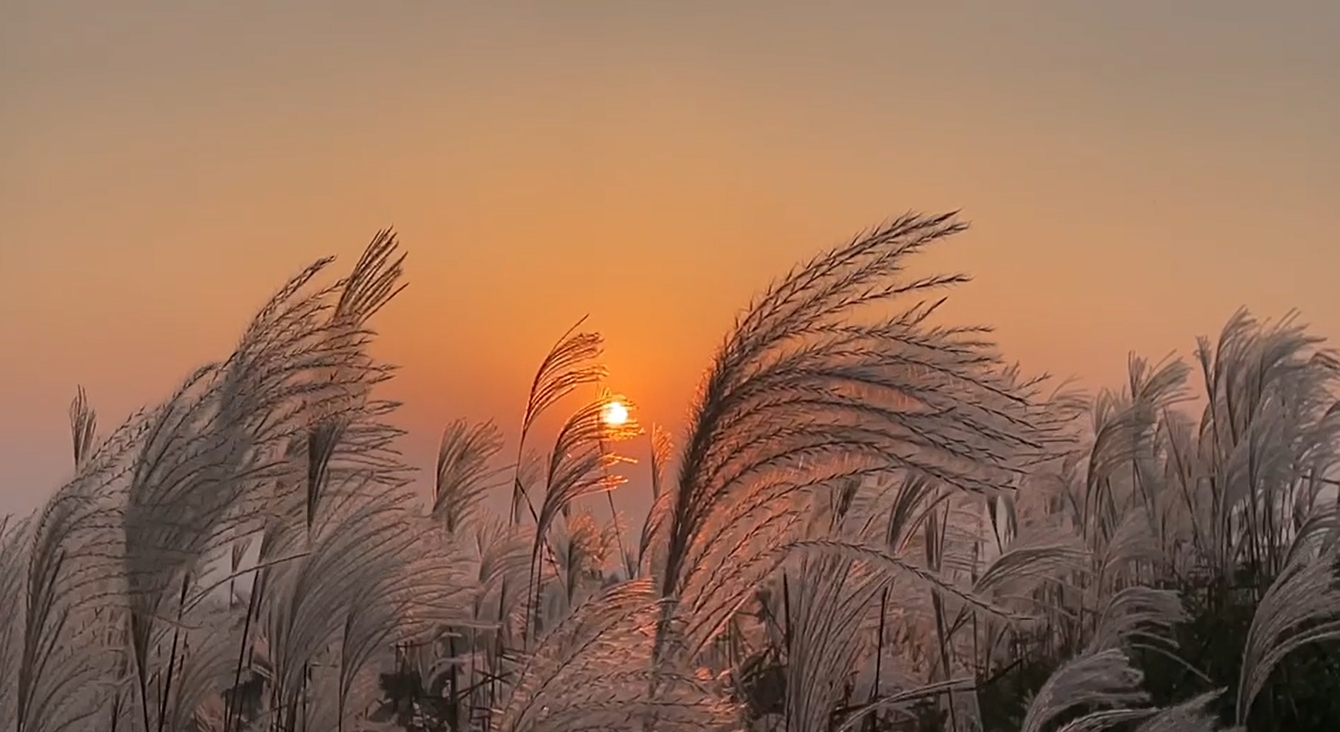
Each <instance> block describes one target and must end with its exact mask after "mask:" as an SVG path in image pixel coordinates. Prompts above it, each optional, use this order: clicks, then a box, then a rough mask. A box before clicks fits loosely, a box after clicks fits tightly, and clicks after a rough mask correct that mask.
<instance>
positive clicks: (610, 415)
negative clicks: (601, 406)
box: [600, 402, 628, 427]
mask: <svg viewBox="0 0 1340 732" xmlns="http://www.w3.org/2000/svg"><path fill="white" fill-rule="evenodd" d="M600 419H601V421H603V422H604V423H605V424H608V425H613V426H615V427H618V426H619V425H621V424H624V423H625V422H627V421H628V407H626V406H624V404H623V402H610V403H609V404H606V405H605V410H604V411H603V412H601V415H600Z"/></svg>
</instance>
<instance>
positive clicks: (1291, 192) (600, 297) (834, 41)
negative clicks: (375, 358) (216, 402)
mask: <svg viewBox="0 0 1340 732" xmlns="http://www.w3.org/2000/svg"><path fill="white" fill-rule="evenodd" d="M951 5H952V6H954V8H955V9H950V8H949V6H951ZM919 6H920V7H919ZM931 6H936V7H935V9H930V8H931ZM560 8H561V9H560ZM1337 38H1340V3H1336V2H1333V1H1332V0H1315V1H1314V2H1275V3H1264V2H1247V1H1246V0H1234V1H1231V2H1230V1H1222V2H1211V1H1209V0H1203V1H1195V2H1193V1H1191V0H1168V1H1165V2H1151V1H1133V0H1126V1H1123V2H1117V1H1115V0H1114V1H1112V2H1097V1H1088V2H1083V1H1076V2H1050V3H1043V2H975V3H969V2H960V3H930V2H924V3H910V2H909V3H898V2H866V3H856V2H839V3H818V2H813V3H798V2H771V3H762V2H693V1H686V2H659V3H653V2H633V1H629V2H614V1H613V0H611V1H609V2H593V1H585V2H562V3H559V2H555V3H538V2H537V3H530V4H524V5H523V4H517V3H508V2H498V1H494V2H488V3H483V2H481V3H470V4H466V3H451V2H445V1H438V2H429V1H427V0H422V1H419V2H411V1H410V0H401V1H390V0H388V1H386V2H352V1H342V2H329V1H328V2H315V1H312V0H284V1H283V2H259V1H253V2H242V1H237V0H234V1H232V2H224V1H222V0H220V1H219V2H205V1H203V0H193V1H190V2H184V1H181V0H153V1H150V0H116V2H106V1H105V0H101V1H99V0H85V1H83V2H74V1H72V0H0V221H3V226H0V512H4V511H8V510H27V509H30V508H32V507H34V506H35V505H37V504H38V502H39V501H40V500H41V499H42V498H43V497H44V496H46V495H48V494H49V493H50V491H51V490H52V489H53V488H54V487H55V486H56V485H57V484H58V483H59V482H60V481H61V480H62V478H63V477H64V476H65V475H66V474H67V472H68V466H69V463H70V447H69V438H68V430H67V426H66V409H67V406H68V404H69V401H70V399H71V397H72V396H73V394H74V390H75V386H76V385H77V384H83V385H84V386H85V387H87V388H88V390H89V392H90V396H91V398H92V400H93V401H94V403H95V405H96V406H97V407H98V409H99V411H100V413H101V420H102V422H103V424H104V425H105V426H108V427H109V426H110V425H111V424H112V423H114V422H115V421H118V420H119V419H120V418H121V417H122V416H124V415H125V414H126V413H127V412H128V411H129V410H130V409H132V408H133V407H136V406H140V405H143V404H148V403H153V402H156V401H157V400H159V399H161V398H162V397H164V396H165V395H166V394H167V393H168V391H169V390H170V389H171V388H172V387H173V386H174V385H175V383H176V382H177V381H178V380H179V379H180V378H181V377H183V376H184V375H185V374H186V373H188V372H189V371H190V370H191V369H192V368H193V367H194V366H196V365H198V364H200V363H202V362H204V361H206V360H210V359H214V358H219V357H222V356H224V355H226V354H227V352H228V350H229V348H230V346H231V345H232V344H233V343H234V341H235V339H236V337H237V335H238V334H239V333H240V330H241V328H242V327H243V326H244V324H245V322H246V320H247V319H248V317H249V316H250V315H251V314H252V312H254V310H255V309H256V308H257V307H258V306H259V305H260V304H261V303H262V302H263V301H264V299H265V298H266V297H267V296H268V295H269V293H270V292H271V291H272V290H273V289H274V288H275V287H277V286H278V285H279V284H280V283H281V282H282V281H283V280H284V279H285V278H287V277H288V276H289V275H290V274H292V273H294V272H295V271H296V270H298V269H299V268H301V267H302V266H303V265H305V264H307V263H308V262H310V261H311V260H312V259H315V258H317V257H319V256H322V255H325V254H337V255H341V257H342V260H343V264H344V265H345V266H347V265H348V264H350V262H349V261H348V260H350V259H351V258H352V257H354V256H356V255H357V253H358V251H359V250H360V249H361V248H362V246H363V245H364V244H365V242H366V241H367V239H368V238H369V237H370V236H371V235H372V234H373V233H374V232H375V231H376V230H377V229H378V228H380V227H382V226H385V225H388V224H394V225H395V226H396V228H397V229H398V231H399V232H400V234H401V237H402V240H403V242H404V245H405V246H406V247H407V248H408V250H409V252H410V260H409V279H410V281H411V285H410V288H409V289H408V290H406V291H405V293H404V294H403V296H402V298H401V299H400V300H399V301H398V302H396V303H395V304H394V305H393V306H391V307H390V308H388V309H387V310H386V311H384V312H383V313H382V315H381V318H380V321H379V322H378V325H379V328H380V330H381V331H382V333H383V334H384V337H383V339H382V342H381V347H380V350H381V353H382V355H384V356H386V357H387V358H389V359H391V360H393V361H395V362H398V363H400V364H402V365H403V366H404V369H403V372H402V374H401V377H400V378H399V379H398V380H397V382H396V383H395V384H394V385H393V387H392V388H391V393H392V395H393V396H396V397H399V398H403V399H405V400H406V401H407V402H408V404H407V406H406V408H405V410H404V412H403V415H402V419H403V422H404V424H405V425H406V426H407V427H409V428H410V429H411V430H413V431H414V437H413V439H411V440H410V441H409V442H408V443H407V450H408V452H409V455H410V457H411V458H412V459H413V460H414V461H415V462H416V463H418V464H421V465H426V464H428V463H429V462H430V460H431V455H432V451H433V449H434V446H435V443H436V440H437V437H438V434H439V431H440V429H441V426H442V425H443V424H444V423H445V422H447V421H448V420H450V419H451V418H454V417H456V416H467V417H472V418H482V417H489V416H492V417H496V418H498V419H499V420H500V421H501V422H502V423H503V424H504V425H506V426H507V427H508V428H509V429H510V428H511V427H512V426H513V425H514V424H515V422H516V421H517V420H518V419H519V416H520V409H521V405H522V399H523V396H524V390H525V388H526V385H527V382H528V380H529V378H530V376H531V374H532V373H533V370H534V368H535V367H536V365H537V364H538V361H539V359H540V358H541V357H542V355H543V354H544V352H545V351H546V350H547V348H548V347H549V346H550V344H551V343H552V341H553V340H554V339H555V338H556V337H557V336H558V335H559V334H560V333H561V332H562V331H563V330H565V329H566V328H567V326H568V325H569V324H570V323H572V322H573V321H575V320H576V319H577V318H578V317H580V316H581V315H582V314H584V313H590V314H591V316H592V320H591V323H592V325H594V326H595V327H597V328H598V329H600V330H601V331H602V332H604V333H605V335H606V336H607V337H608V339H609V341H610V344H609V349H608V361H609V365H610V367H611V369H612V371H613V374H614V377H615V378H614V382H613V386H615V387H616V388H619V389H621V390H623V391H625V392H627V393H629V394H631V395H633V396H634V397H635V398H636V399H637V400H638V401H639V402H640V404H641V415H642V418H643V420H644V421H647V420H654V421H659V422H662V423H666V424H669V425H672V426H675V427H679V426H680V422H681V421H682V416H683V414H684V413H685V410H686V408H687V404H688V399H689V397H690V396H691V393H692V391H693V388H694V386H695V385H696V382H697V380H698V378H699V375H700V374H701V372H702V369H703V368H704V367H705V365H706V363H707V358H708V356H709V354H710V352H711V350H712V349H713V348H714V347H715V345H716V344H717V343H718V342H719V340H720V339H721V337H722V336H723V334H724V332H725V330H726V328H727V327H728V326H729V324H730V321H731V320H732V318H733V317H734V316H735V314H736V312H737V311H738V309H739V308H741V307H742V306H743V305H745V304H746V303H747V301H748V299H749V297H750V295H751V294H752V293H754V292H755V291H756V290H758V289H759V288H761V287H763V286H764V285H766V283H767V282H768V281H769V279H771V278H772V277H774V276H776V275H779V274H781V273H783V272H784V271H785V270H786V269H787V268H788V267H789V266H790V265H791V264H792V263H793V262H795V261H796V260H798V259H801V258H804V257H807V256H809V255H811V254H812V253H814V252H816V251H818V250H819V249H822V248H826V247H828V246H831V245H833V244H837V243H840V242H841V241H842V240H844V239H846V238H848V237H850V236H851V235H853V234H855V233H857V232H858V231H859V230H861V229H863V228H866V227H868V226H870V225H873V224H876V223H878V222H879V221H881V220H883V219H885V218H887V217H890V216H892V215H895V214H898V213H901V212H903V211H904V210H907V209H918V210H928V211H934V210H943V209H952V208H961V209H963V211H964V216H965V217H966V218H968V219H970V220H971V221H972V222H973V228H972V230H971V231H969V232H968V233H967V234H965V235H963V236H961V237H959V238H958V239H956V240H955V241H954V242H953V243H949V244H946V245H944V246H943V247H941V248H940V249H939V250H938V251H937V252H936V253H935V254H934V255H932V256H929V257H927V259H926V261H925V265H926V266H927V267H928V268H929V267H934V268H937V269H954V270H963V271H967V272H969V273H971V274H972V275H974V277H975V282H973V283H972V284H970V285H968V286H966V287H964V288H962V289H961V290H960V291H959V292H958V293H957V294H956V295H955V296H954V298H953V300H952V301H951V310H950V311H949V314H950V316H951V317H953V318H954V319H956V320H962V321H974V322H986V323H990V324H993V325H995V326H997V328H998V338H999V340H1000V342H1001V344H1002V346H1003V348H1004V350H1005V352H1006V354H1007V355H1009V356H1011V357H1013V358H1016V359H1019V360H1021V361H1022V362H1023V365H1024V366H1025V368H1026V369H1029V370H1034V371H1040V370H1046V371H1050V372H1053V373H1056V374H1059V375H1073V376H1076V377H1078V378H1079V379H1080V380H1081V381H1082V383H1084V384H1086V385H1102V384H1117V383H1118V380H1119V379H1120V378H1121V376H1122V372H1123V370H1124V366H1125V359H1126V354H1127V352H1128V351H1130V350H1136V351H1139V352H1141V353H1143V354H1146V355H1150V356H1153V357H1159V356H1162V355H1164V354H1166V353H1168V352H1171V351H1173V350H1177V351H1179V352H1181V353H1183V354H1189V352H1190V349H1191V348H1192V347H1193V345H1194V337H1195V336H1196V335H1198V334H1206V333H1211V334H1212V333H1216V332H1217V331H1218V329H1219V327H1220V326H1221V325H1222V323H1223V321H1224V320H1225V319H1226V318H1227V317H1228V316H1229V315H1230V314H1231V313H1232V312H1233V310H1234V309H1236V308H1237V307H1238V306H1239V305H1247V306H1249V307H1250V308H1252V309H1253V310H1254V311H1255V312H1257V313H1259V314H1261V315H1263V316H1279V315H1282V314H1283V313H1284V312H1286V311H1287V310H1288V309H1290V308H1298V309H1300V310H1301V311H1302V315H1303V317H1304V319H1305V320H1306V321H1307V322H1309V323H1311V324H1312V325H1313V326H1314V328H1315V330H1316V332H1318V333H1319V334H1322V335H1328V336H1332V337H1336V338H1340V289H1337V286H1336V284H1335V283H1336V281H1337V280H1336V278H1337V275H1338V274H1340V203H1338V202H1340V44H1338V43H1337V42H1336V39H1337Z"/></svg>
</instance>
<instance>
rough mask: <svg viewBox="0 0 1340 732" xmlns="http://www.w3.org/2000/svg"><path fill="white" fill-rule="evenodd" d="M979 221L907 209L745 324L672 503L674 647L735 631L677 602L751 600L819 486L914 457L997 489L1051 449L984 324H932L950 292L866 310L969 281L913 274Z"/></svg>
mask: <svg viewBox="0 0 1340 732" xmlns="http://www.w3.org/2000/svg"><path fill="white" fill-rule="evenodd" d="M964 228H965V225H964V224H962V223H960V222H958V221H956V220H955V219H954V218H953V215H952V214H944V215H939V216H933V217H923V216H917V215H907V216H904V217H902V218H899V219H897V220H896V221H894V222H892V223H890V224H888V225H886V226H882V227H879V228H877V229H875V230H873V231H872V232H870V233H868V234H866V235H864V236H861V237H859V238H857V239H856V240H855V241H853V242H852V243H851V244H849V245H847V246H845V247H841V248H838V249H835V250H832V251H830V252H828V253H826V254H823V255H821V256H819V257H818V258H816V259H814V260H812V261H810V262H808V263H807V264H805V265H803V266H802V267H800V268H798V269H796V270H793V272H792V273H791V274H790V275H789V276H787V277H786V278H784V279H783V280H782V281H781V282H779V283H777V284H775V285H774V286H772V287H771V288H770V289H769V290H767V291H766V292H765V294H764V295H763V296H762V297H761V298H760V299H759V300H758V301H756V303H755V304H754V305H753V306H752V307H751V308H750V309H749V310H748V311H747V312H746V313H745V315H743V316H742V317H741V318H740V319H739V320H738V321H737V323H736V326H735V328H734V329H733V331H732V333H731V334H730V336H729V337H728V338H727V340H726V342H725V343H724V344H723V345H722V346H721V348H720V350H719V351H718V353H717V355H716V357H715V359H714V361H713V364H712V367H711V368H710V370H709V372H708V374H707V377H706V379H705V381H704V384H703V386H702V389H701V391H700V393H699V396H698V398H697V400H696V402H695V407H694V410H693V414H692V423H691V427H690V430H689V434H688V439H687V440H686V441H685V445H684V453H683V456H682V459H681V461H680V468H679V478H678V481H677V483H676V485H675V487H674V490H673V494H674V495H673V498H672V499H671V501H670V504H671V507H670V510H669V511H668V512H667V519H666V526H667V529H666V532H665V534H666V538H665V544H666V546H665V550H664V551H665V557H666V559H665V567H664V575H663V577H661V578H659V579H658V584H659V586H660V592H661V595H662V597H664V598H665V599H666V600H667V602H668V604H667V606H666V608H667V609H666V612H667V616H666V619H665V621H664V622H662V624H661V626H660V631H659V633H660V636H661V642H662V646H661V647H660V649H659V650H658V653H657V656H658V659H661V658H664V657H665V655H666V653H667V652H669V651H670V649H671V648H673V647H678V648H680V649H681V652H682V653H683V654H686V655H684V657H686V658H691V657H692V656H693V655H694V654H695V653H696V652H697V649H700V648H702V647H703V646H704V645H705V644H706V642H707V641H708V639H709V638H710V637H711V635H712V634H714V633H715V632H716V631H717V628H718V627H719V624H718V623H715V622H709V623H702V622H696V621H694V620H691V618H692V616H691V615H690V616H687V617H686V616H684V615H682V614H681V611H679V610H677V609H676V608H677V607H679V606H680V605H685V606H686V607H708V606H710V607H713V608H721V609H726V608H734V607H738V606H739V605H740V604H741V603H742V602H743V601H744V599H745V598H746V597H747V596H748V594H749V593H750V592H751V591H752V589H753V588H754V587H755V586H756V585H757V583H758V582H759V581H760V580H761V579H762V578H763V577H765V576H766V575H767V574H768V573H769V572H771V571H772V568H773V567H775V566H776V561H777V560H778V558H777V557H769V556H768V555H769V554H770V552H771V549H772V548H774V547H777V546H780V545H783V544H785V543H786V539H787V538H789V537H792V536H794V535H795V531H796V530H797V529H798V526H799V524H798V523H797V522H796V521H795V520H793V518H794V516H795V512H796V511H797V510H800V509H801V507H802V506H803V505H804V503H805V501H804V500H803V498H802V496H803V495H804V494H807V493H811V492H814V491H819V490H822V488H823V486H827V485H830V484H832V482H833V481H836V480H839V479H843V478H861V477H863V476H867V475H873V474H877V473H881V472H886V471H889V470H892V469H900V468H901V469H907V470H915V471H919V472H922V473H924V474H926V475H928V476H931V477H933V478H935V479H936V480H937V481H939V482H941V483H943V484H945V485H947V486H952V487H954V488H956V489H958V490H964V491H969V492H975V493H984V494H985V493H993V492H996V491H998V490H1001V489H1003V488H1006V487H1007V486H1008V485H1010V484H1011V483H1012V482H1013V481H1014V479H1015V478H1016V476H1017V475H1018V472H1019V470H1020V468H1021V466H1022V465H1024V464H1026V463H1028V462H1029V461H1030V460H1034V459H1038V458H1039V457H1041V456H1042V455H1044V454H1045V453H1047V452H1048V449H1049V448H1050V447H1051V446H1052V438H1053V437H1054V433H1053V432H1051V431H1050V430H1048V429H1045V428H1044V427H1043V426H1041V412H1042V410H1041V407H1040V405H1038V404H1036V403H1035V402H1034V401H1033V387H1034V384H1035V382H1027V381H1022V380H1020V379H1019V378H1018V376H1017V374H1016V373H1015V372H1014V371H1013V370H1012V369H1009V368H1007V367H1006V366H1005V365H1004V364H1003V363H1002V362H1000V361H999V359H998V358H997V357H996V356H995V355H994V353H993V351H992V347H991V345H990V344H989V343H988V342H987V341H985V340H984V338H983V332H984V329H980V328H947V327H939V326H933V325H931V324H929V322H928V319H929V318H930V317H931V315H932V314H933V313H934V311H935V309H936V307H937V306H938V305H939V303H940V302H943V300H942V299H941V300H939V301H935V302H933V303H929V304H927V303H924V302H922V303H914V304H912V305H910V306H906V307H904V308H903V309H901V310H897V311H895V312H894V313H893V314H892V315H886V316H884V317H880V318H878V319H876V320H875V321H874V322H870V323H866V324H861V323H854V322H853V316H854V315H856V314H857V313H858V312H859V311H860V310H862V309H863V308H865V307H866V306H871V305H877V304H878V305H885V306H887V305H888V304H890V303H893V302H895V301H898V300H902V299H906V298H916V297H923V296H926V295H928V294H929V293H931V292H932V291H934V290H938V289H941V288H943V287H946V286H949V285H953V284H956V283H959V282H963V281H965V280H966V278H965V277H962V276H947V277H926V278H917V279H912V278H907V277H906V276H905V271H904V262H905V260H906V258H907V257H908V256H910V255H913V254H915V253H917V252H919V251H920V250H922V249H924V248H925V247H926V246H927V245H929V244H930V243H931V242H933V241H936V240H939V239H943V238H945V237H948V236H950V235H952V234H955V233H958V232H960V231H962V230H963V229H964ZM885 312H887V311H885ZM728 555H734V557H735V558H734V559H733V560H732V561H733V562H736V563H738V564H737V565H736V566H741V567H747V568H748V569H747V570H746V571H744V572H743V573H737V576H736V578H735V581H734V582H733V583H732V584H730V585H728V586H721V585H720V584H719V583H714V582H712V578H711V576H710V574H708V573H710V572H712V571H714V568H715V567H718V566H720V565H721V563H722V561H723V557H725V556H728ZM709 587H710V588H711V589H710V592H712V593H713V594H714V595H716V597H715V598H713V599H711V600H706V599H705V598H704V596H703V593H704V592H707V591H709V589H708V588H709ZM677 615H679V617H678V620H673V619H674V618H675V617H676V616H677ZM723 619H724V618H723ZM690 623H692V624H693V625H696V626H697V628H698V630H697V631H696V632H695V633H693V634H691V635H690V634H686V633H685V628H686V626H687V625H688V624H690ZM671 635H675V636H679V637H678V639H676V640H672V639H671V637H670V636H671Z"/></svg>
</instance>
